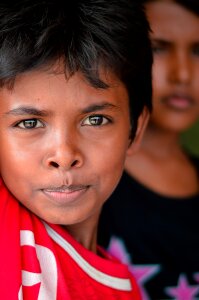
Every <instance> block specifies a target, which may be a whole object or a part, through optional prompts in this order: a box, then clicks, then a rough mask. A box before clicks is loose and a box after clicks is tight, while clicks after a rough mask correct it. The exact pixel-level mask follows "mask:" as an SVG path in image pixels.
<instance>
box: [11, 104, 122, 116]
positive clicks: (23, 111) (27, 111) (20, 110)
mask: <svg viewBox="0 0 199 300" xmlns="http://www.w3.org/2000/svg"><path fill="white" fill-rule="evenodd" d="M104 109H117V106H115V105H113V104H111V103H108V102H105V103H102V104H92V105H90V106H88V107H86V108H84V109H82V112H83V113H91V112H95V111H101V110H104ZM5 115H14V116H21V115H34V116H38V117H47V116H49V115H51V112H48V111H46V110H39V109H37V108H35V107H31V106H20V107H17V108H14V109H12V110H10V111H8V112H6V113H5Z"/></svg>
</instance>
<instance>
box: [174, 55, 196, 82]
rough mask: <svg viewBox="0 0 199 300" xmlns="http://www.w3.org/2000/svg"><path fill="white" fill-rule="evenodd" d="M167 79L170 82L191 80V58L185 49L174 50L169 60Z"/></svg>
mask: <svg viewBox="0 0 199 300" xmlns="http://www.w3.org/2000/svg"><path fill="white" fill-rule="evenodd" d="M169 77H170V78H169V79H170V81H171V82H172V83H176V84H188V83H189V82H190V80H191V58H190V57H189V55H188V54H187V53H186V51H185V50H184V51H179V52H176V53H175V54H174V55H173V57H172V59H171V62H170V73H169Z"/></svg>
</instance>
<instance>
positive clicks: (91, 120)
mask: <svg viewBox="0 0 199 300" xmlns="http://www.w3.org/2000/svg"><path fill="white" fill-rule="evenodd" d="M107 123H109V120H108V119H107V118H106V117H104V116H102V115H96V116H89V117H88V118H86V119H85V120H84V122H83V125H89V126H100V125H105V124H107Z"/></svg>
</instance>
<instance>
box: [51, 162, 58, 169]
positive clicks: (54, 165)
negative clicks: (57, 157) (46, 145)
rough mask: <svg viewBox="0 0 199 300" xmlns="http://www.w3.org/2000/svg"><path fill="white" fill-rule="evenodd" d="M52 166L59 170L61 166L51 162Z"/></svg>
mask: <svg viewBox="0 0 199 300" xmlns="http://www.w3.org/2000/svg"><path fill="white" fill-rule="evenodd" d="M50 165H51V166H52V167H54V168H59V165H58V164H57V163H56V162H54V161H51V163H50Z"/></svg>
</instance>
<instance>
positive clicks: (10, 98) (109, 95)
mask: <svg viewBox="0 0 199 300" xmlns="http://www.w3.org/2000/svg"><path fill="white" fill-rule="evenodd" d="M101 79H102V80H103V81H104V82H105V83H107V84H108V86H109V87H108V88H105V89H102V88H96V87H93V86H92V85H91V84H90V83H88V81H87V80H86V79H85V77H84V76H83V75H82V74H81V73H79V72H77V73H75V74H74V75H72V76H71V77H69V78H66V76H65V74H64V73H63V72H61V73H58V72H54V71H53V70H49V71H44V70H35V71H31V72H27V73H24V74H21V75H19V76H18V77H17V78H16V80H15V83H14V86H13V88H12V89H11V90H9V89H8V88H7V87H6V86H5V87H3V88H1V89H0V97H1V102H0V108H1V111H2V109H9V108H15V106H18V105H33V106H36V107H38V108H40V107H41V108H42V109H45V110H49V109H50V110H52V109H56V110H58V107H60V108H61V107H63V106H64V107H70V108H71V109H72V106H73V108H75V109H80V110H81V109H85V107H87V106H89V105H92V104H93V103H95V104H98V103H99V104H100V103H102V102H104V103H105V102H110V103H112V104H114V105H116V106H118V107H122V106H123V104H124V103H128V92H127V89H126V87H125V86H124V84H123V83H122V82H121V81H120V80H118V79H117V78H116V77H115V75H114V74H113V73H110V72H109V73H102V74H101ZM67 103H68V104H67ZM71 105H72V106H71Z"/></svg>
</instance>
